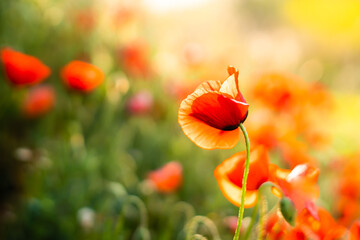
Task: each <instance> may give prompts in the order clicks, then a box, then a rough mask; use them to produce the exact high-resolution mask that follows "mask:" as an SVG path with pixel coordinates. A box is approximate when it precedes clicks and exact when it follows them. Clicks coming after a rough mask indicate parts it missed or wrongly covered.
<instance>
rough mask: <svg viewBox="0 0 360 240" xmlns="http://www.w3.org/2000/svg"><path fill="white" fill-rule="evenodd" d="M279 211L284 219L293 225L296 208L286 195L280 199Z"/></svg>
mask: <svg viewBox="0 0 360 240" xmlns="http://www.w3.org/2000/svg"><path fill="white" fill-rule="evenodd" d="M280 211H281V214H282V215H283V217H284V218H285V220H286V221H287V222H288V223H289V224H290V225H291V226H294V225H295V218H296V208H295V205H294V203H293V202H292V201H291V199H290V198H288V197H283V198H281V200H280Z"/></svg>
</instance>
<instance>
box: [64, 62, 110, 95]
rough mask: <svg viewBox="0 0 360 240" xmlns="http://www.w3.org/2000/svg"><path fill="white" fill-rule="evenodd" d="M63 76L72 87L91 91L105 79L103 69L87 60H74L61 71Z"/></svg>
mask: <svg viewBox="0 0 360 240" xmlns="http://www.w3.org/2000/svg"><path fill="white" fill-rule="evenodd" d="M61 77H62V78H63V80H64V82H65V83H66V85H67V86H69V87H70V88H72V89H75V90H78V91H83V92H89V91H91V90H93V89H94V88H96V87H97V86H99V85H100V84H101V83H102V82H103V81H104V78H105V76H104V73H103V71H102V70H101V69H100V68H98V67H96V66H94V65H92V64H90V63H86V62H82V61H72V62H70V63H68V64H67V65H66V66H65V67H64V68H63V69H62V71H61Z"/></svg>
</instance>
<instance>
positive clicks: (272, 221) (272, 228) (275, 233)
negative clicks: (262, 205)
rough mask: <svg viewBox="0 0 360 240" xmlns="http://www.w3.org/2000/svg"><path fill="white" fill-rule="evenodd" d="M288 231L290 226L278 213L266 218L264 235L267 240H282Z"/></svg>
mask: <svg viewBox="0 0 360 240" xmlns="http://www.w3.org/2000/svg"><path fill="white" fill-rule="evenodd" d="M289 229H290V224H288V223H287V222H286V221H285V219H284V218H283V217H282V216H281V215H279V213H278V212H275V213H273V214H271V215H270V216H269V217H267V218H266V223H265V235H266V239H268V240H277V239H283V237H284V236H285V234H286V233H287V232H288V231H289Z"/></svg>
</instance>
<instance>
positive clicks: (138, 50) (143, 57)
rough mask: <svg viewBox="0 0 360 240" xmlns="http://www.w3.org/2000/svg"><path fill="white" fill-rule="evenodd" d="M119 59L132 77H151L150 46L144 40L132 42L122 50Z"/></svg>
mask: <svg viewBox="0 0 360 240" xmlns="http://www.w3.org/2000/svg"><path fill="white" fill-rule="evenodd" d="M119 58H120V61H121V64H122V66H123V67H124V70H125V71H126V72H127V73H129V74H130V75H132V76H134V77H148V76H150V75H151V68H150V62H149V59H148V46H147V44H146V43H145V42H144V41H143V40H137V41H134V42H131V43H129V44H128V45H126V46H124V47H123V48H122V49H120V51H119Z"/></svg>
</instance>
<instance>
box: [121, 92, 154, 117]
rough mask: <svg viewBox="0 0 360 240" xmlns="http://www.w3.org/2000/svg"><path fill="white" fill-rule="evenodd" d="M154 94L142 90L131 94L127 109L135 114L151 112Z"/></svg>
mask: <svg viewBox="0 0 360 240" xmlns="http://www.w3.org/2000/svg"><path fill="white" fill-rule="evenodd" d="M153 102H154V100H153V96H152V94H151V93H150V92H148V91H140V92H138V93H136V94H135V95H133V96H131V98H130V99H129V101H128V102H127V104H126V108H127V110H128V111H129V112H130V113H131V114H134V115H142V114H146V113H149V112H150V111H151V109H152V107H153Z"/></svg>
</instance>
